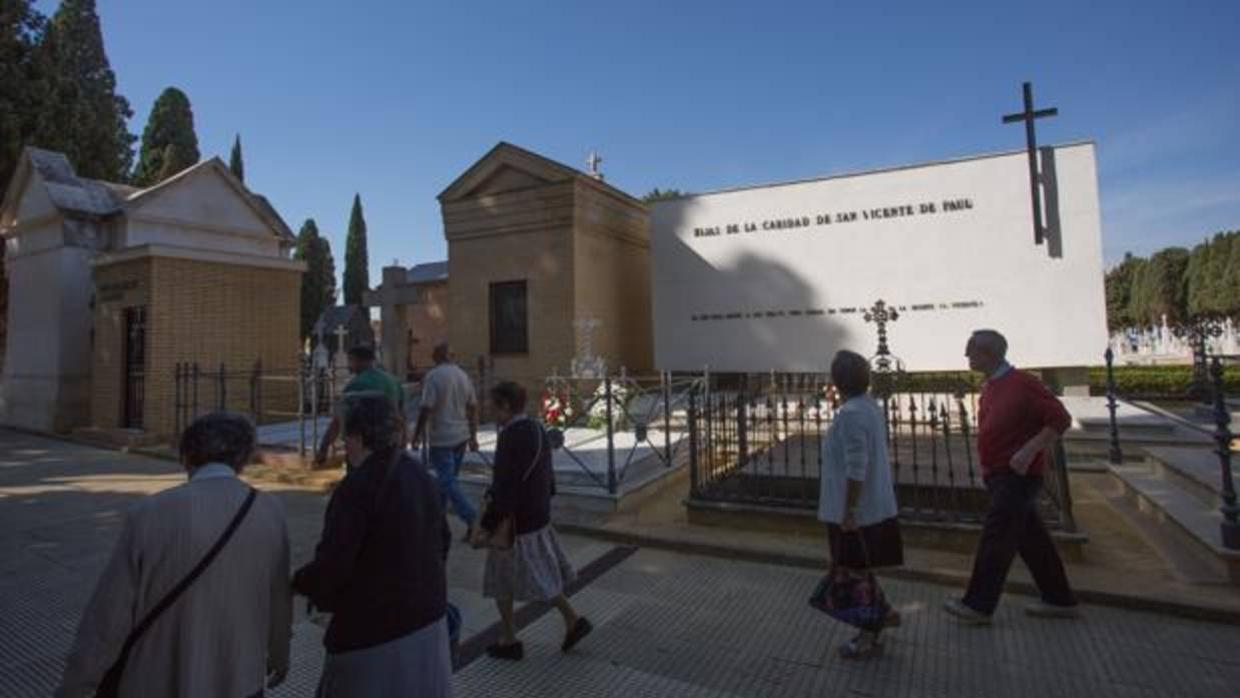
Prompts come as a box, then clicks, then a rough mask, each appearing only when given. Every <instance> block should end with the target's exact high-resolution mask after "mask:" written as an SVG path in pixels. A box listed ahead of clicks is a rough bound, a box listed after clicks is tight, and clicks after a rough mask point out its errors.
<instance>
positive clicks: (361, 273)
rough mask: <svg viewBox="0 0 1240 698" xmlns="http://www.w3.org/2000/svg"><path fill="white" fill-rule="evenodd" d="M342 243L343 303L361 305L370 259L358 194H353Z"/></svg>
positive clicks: (368, 285)
mask: <svg viewBox="0 0 1240 698" xmlns="http://www.w3.org/2000/svg"><path fill="white" fill-rule="evenodd" d="M344 245H345V247H344V302H345V305H361V303H362V296H363V294H365V293H366V289H368V288H370V271H369V267H370V260H369V255H368V253H367V251H366V218H365V217H364V216H363V215H362V197H361V195H360V194H354V195H353V211H352V212H351V213H350V214H349V234H348V237H347V238H345V243H344Z"/></svg>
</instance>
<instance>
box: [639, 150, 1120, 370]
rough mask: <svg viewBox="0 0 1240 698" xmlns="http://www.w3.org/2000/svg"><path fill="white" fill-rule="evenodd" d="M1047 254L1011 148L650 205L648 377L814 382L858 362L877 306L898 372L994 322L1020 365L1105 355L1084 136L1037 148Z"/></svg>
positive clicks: (944, 358) (958, 363)
mask: <svg viewBox="0 0 1240 698" xmlns="http://www.w3.org/2000/svg"><path fill="white" fill-rule="evenodd" d="M1040 157H1041V160H1042V171H1043V180H1044V182H1043V184H1044V194H1045V199H1044V200H1045V216H1044V218H1045V221H1046V229H1047V235H1048V240H1047V244H1045V245H1041V246H1036V245H1034V244H1033V241H1032V240H1030V236H1029V220H1030V215H1031V213H1030V208H1029V179H1028V160H1027V158H1026V153H1025V152H1024V151H1017V152H1011V153H1001V154H995V155H982V156H976V157H969V158H963V159H959V160H951V161H944V162H937V163H929V164H924V165H912V166H907V167H899V168H892V169H887V170H878V171H873V172H866V173H858V174H846V175H838V176H831V177H825V178H821V179H814V180H806V181H798V182H788V183H781V184H773V185H768V186H756V187H744V188H737V189H731V190H725V191H720V192H715V193H708V194H700V195H693V196H685V197H682V198H678V199H672V200H667V201H661V202H658V203H656V204H654V205H653V207H652V213H651V249H652V257H653V262H652V265H653V269H652V286H653V304H652V305H653V309H654V310H653V315H654V338H655V342H654V344H655V346H654V351H655V363H656V366H657V368H659V369H660V370H675V371H691V370H701V369H702V368H703V367H709V368H710V369H711V370H713V371H720V372H765V371H770V370H776V371H791V372H822V371H825V370H826V369H827V365H828V363H829V361H830V359H831V356H832V355H833V353H834V352H835V351H836V350H837V349H841V348H848V349H853V350H855V351H858V352H861V353H863V354H866V355H869V354H872V353H873V351H874V328H873V326H872V325H867V323H866V322H865V319H864V318H865V311H866V309H868V308H869V307H870V306H871V305H872V304H873V303H874V302H875V301H876V300H879V299H882V300H885V301H886V302H887V304H888V306H889V307H892V308H895V309H896V310H898V311H899V313H900V319H899V321H898V322H896V323H893V324H891V325H890V326H889V327H888V333H889V335H890V341H891V345H892V350H893V352H894V353H895V354H896V355H897V356H898V357H899V358H900V359H901V360H902V361H903V365H904V368H906V369H907V370H910V371H941V370H962V369H964V368H966V362H965V359H964V356H963V354H964V345H965V341H966V339H967V338H968V335H969V333H970V332H971V331H972V330H974V329H977V328H980V327H990V328H993V329H997V330H999V331H1000V332H1003V333H1004V334H1005V335H1007V337H1008V339H1009V340H1010V343H1011V354H1010V355H1011V358H1012V360H1013V361H1014V362H1015V363H1017V364H1019V365H1021V366H1025V367H1029V368H1065V367H1079V366H1087V365H1091V364H1096V363H1098V361H1099V357H1100V356H1101V354H1102V352H1103V350H1105V348H1106V346H1107V339H1108V338H1107V330H1106V306H1105V296H1104V290H1103V275H1102V241H1101V237H1102V236H1101V228H1100V219H1099V206H1098V187H1097V168H1096V159H1095V152H1094V145H1093V144H1092V143H1078V144H1071V145H1063V146H1056V147H1045V148H1041V149H1040Z"/></svg>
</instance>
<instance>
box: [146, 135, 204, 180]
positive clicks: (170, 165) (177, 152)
mask: <svg viewBox="0 0 1240 698" xmlns="http://www.w3.org/2000/svg"><path fill="white" fill-rule="evenodd" d="M160 161H161V162H162V163H163V164H162V165H160V167H159V174H158V175H157V176H156V177H155V182H156V183H159V182H162V181H164V180H165V179H168V178H169V177H171V176H173V175H175V174H176V173H178V172H181V171H182V170H184V169H185V168H187V167H189V166H191V165H193V164H194V162H195V161H194V160H192V159H191V158H190V156H189V155H186V154H185V151H184V150H183V149H182V146H181V144H180V143H169V144H168V147H166V148H164V153H163V155H162V156H160Z"/></svg>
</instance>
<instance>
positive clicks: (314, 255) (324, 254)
mask: <svg viewBox="0 0 1240 698" xmlns="http://www.w3.org/2000/svg"><path fill="white" fill-rule="evenodd" d="M293 258H294V259H298V260H301V261H303V262H305V263H306V273H305V274H304V275H303V276H302V277H301V336H302V338H303V339H304V338H306V337H309V336H310V333H311V332H312V331H313V329H314V323H315V321H317V320H318V319H319V316H320V315H322V314H323V311H325V310H327V309H328V308H330V307H331V306H332V304H334V303H335V302H336V263H335V261H334V260H333V259H332V248H331V243H330V242H329V241H328V240H327V239H326V238H324V237H321V236H320V235H319V228H318V225H317V224H316V223H315V222H314V219H313V218H307V219H306V222H305V223H303V224H302V226H301V231H300V232H298V234H297V244H296V247H295V248H294V250H293Z"/></svg>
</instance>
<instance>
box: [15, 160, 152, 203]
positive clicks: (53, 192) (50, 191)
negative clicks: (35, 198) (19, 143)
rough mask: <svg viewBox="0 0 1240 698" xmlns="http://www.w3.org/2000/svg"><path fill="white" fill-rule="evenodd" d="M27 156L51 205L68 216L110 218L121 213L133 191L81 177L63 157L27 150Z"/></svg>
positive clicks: (129, 188) (117, 185)
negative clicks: (124, 202) (126, 199)
mask: <svg viewBox="0 0 1240 698" xmlns="http://www.w3.org/2000/svg"><path fill="white" fill-rule="evenodd" d="M26 156H27V158H28V161H29V163H30V166H31V168H32V169H34V171H35V172H37V173H38V174H39V177H40V178H42V179H43V182H44V184H45V186H46V189H47V195H48V198H50V199H51V200H52V204H53V205H54V206H56V208H58V209H60V210H62V211H65V212H67V213H76V214H81V215H87V216H100V217H102V216H109V215H112V214H114V213H117V212H119V211H120V210H121V202H123V201H124V199H125V198H126V197H127V196H128V194H129V193H132V191H133V189H132V187H127V186H124V185H120V184H112V183H109V182H101V181H98V180H94V179H87V178H85V177H78V176H77V173H76V172H74V171H73V165H72V164H71V163H70V162H69V158H67V157H65V155H64V153H57V152H55V151H51V150H43V149H42V148H27V149H26Z"/></svg>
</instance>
